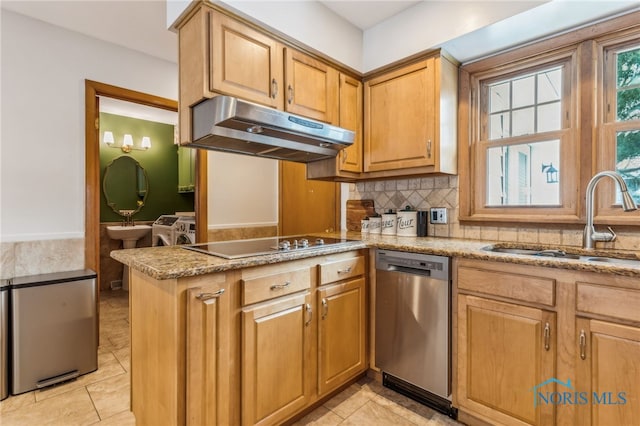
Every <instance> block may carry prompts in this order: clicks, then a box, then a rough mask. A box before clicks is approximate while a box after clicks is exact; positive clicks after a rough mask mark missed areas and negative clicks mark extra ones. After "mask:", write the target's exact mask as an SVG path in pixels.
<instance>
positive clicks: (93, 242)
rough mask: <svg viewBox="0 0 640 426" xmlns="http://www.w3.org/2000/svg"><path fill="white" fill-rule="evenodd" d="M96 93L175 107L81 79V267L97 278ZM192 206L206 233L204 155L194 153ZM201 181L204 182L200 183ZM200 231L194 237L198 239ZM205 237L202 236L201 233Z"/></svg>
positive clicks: (163, 100)
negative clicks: (83, 230)
mask: <svg viewBox="0 0 640 426" xmlns="http://www.w3.org/2000/svg"><path fill="white" fill-rule="evenodd" d="M100 97H103V98H112V99H117V100H120V101H126V102H131V103H134V104H140V105H144V106H148V107H153V108H159V109H162V110H167V111H173V112H176V113H177V111H178V103H177V101H174V100H171V99H166V98H162V97H158V96H153V95H149V94H146V93H142V92H137V91H133V90H129V89H124V88H121V87H117V86H112V85H108V84H104V83H99V82H95V81H91V80H85V187H86V191H85V267H86V268H89V269H93V270H94V271H96V273H97V274H98V282H100V195H101V189H102V185H101V182H100V147H99V141H100V135H99V129H100V126H99V118H100ZM195 176H196V181H195V194H194V204H195V206H194V210H195V214H196V229H197V230H204V233H205V235H206V229H207V223H206V220H207V213H206V206H207V200H206V155H203V154H202V153H201V152H200V150H198V153H197V155H196V173H195ZM201 182H204V184H202V183H201ZM200 234H201V233H200V232H198V235H197V238H198V241H202V240H200V239H199V238H200ZM205 238H206V237H205Z"/></svg>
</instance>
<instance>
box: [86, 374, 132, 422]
mask: <svg viewBox="0 0 640 426" xmlns="http://www.w3.org/2000/svg"><path fill="white" fill-rule="evenodd" d="M130 381H131V376H130V375H129V374H128V373H125V374H120V375H118V376H113V377H110V378H108V379H105V380H102V381H100V382H97V383H92V384H90V385H88V386H87V391H89V396H91V400H92V401H93V405H94V406H95V407H96V410H98V415H99V416H100V418H101V419H107V418H109V417H112V416H114V415H116V414H118V413H120V412H122V411H127V410H129V407H130V404H129V383H130Z"/></svg>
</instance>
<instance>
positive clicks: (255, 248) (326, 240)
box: [182, 235, 348, 259]
mask: <svg viewBox="0 0 640 426" xmlns="http://www.w3.org/2000/svg"><path fill="white" fill-rule="evenodd" d="M347 241H348V240H346V239H342V238H330V237H313V236H309V235H295V236H290V237H269V238H256V239H251V240H233V241H219V242H211V243H202V244H193V245H185V246H182V248H185V249H187V250H193V251H197V252H200V253H205V254H210V255H212V256H218V257H222V258H225V259H239V258H242V257H251V256H260V255H266V254H274V253H276V252H289V251H299V250H307V249H311V248H318V247H322V246H327V245H332V244H339V243H344V242H347Z"/></svg>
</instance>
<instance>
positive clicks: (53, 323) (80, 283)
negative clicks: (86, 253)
mask: <svg viewBox="0 0 640 426" xmlns="http://www.w3.org/2000/svg"><path fill="white" fill-rule="evenodd" d="M96 302H97V286H96V273H95V272H94V271H91V270H88V269H87V270H80V271H70V272H56V273H51V274H42V275H32V276H26V277H19V278H14V279H13V280H12V282H11V335H12V341H13V343H12V345H11V347H12V350H11V352H12V357H11V359H12V368H11V393H12V394H13V395H16V394H19V393H23V392H27V391H30V390H34V389H40V388H43V387H46V386H49V385H54V384H56V383H60V382H63V381H66V380H70V379H73V378H76V377H78V376H79V375H81V374H85V373H90V372H92V371H95V370H96V369H97V368H98V317H97V315H96V311H97V307H96Z"/></svg>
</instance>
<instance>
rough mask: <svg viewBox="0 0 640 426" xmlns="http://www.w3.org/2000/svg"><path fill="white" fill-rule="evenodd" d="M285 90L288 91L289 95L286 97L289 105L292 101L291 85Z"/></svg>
mask: <svg viewBox="0 0 640 426" xmlns="http://www.w3.org/2000/svg"><path fill="white" fill-rule="evenodd" d="M287 90H288V91H289V96H288V98H287V102H289V105H291V103H292V102H293V86H291V85H289V87H288V88H287Z"/></svg>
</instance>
